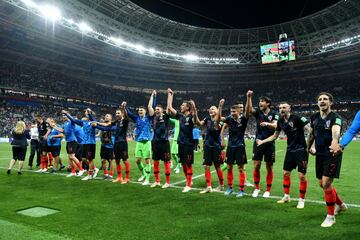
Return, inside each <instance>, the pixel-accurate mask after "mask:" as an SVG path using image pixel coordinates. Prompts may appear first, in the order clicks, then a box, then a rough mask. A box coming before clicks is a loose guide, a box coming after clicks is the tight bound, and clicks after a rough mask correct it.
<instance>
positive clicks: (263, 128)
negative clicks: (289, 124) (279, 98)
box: [251, 97, 279, 198]
mask: <svg viewBox="0 0 360 240" xmlns="http://www.w3.org/2000/svg"><path fill="white" fill-rule="evenodd" d="M270 106H271V99H270V98H268V97H260V101H259V108H258V109H256V110H255V109H252V111H251V114H252V115H253V116H254V117H255V120H256V139H257V140H264V139H266V138H268V137H270V136H271V135H273V134H274V132H275V128H276V126H277V120H278V119H279V116H278V115H277V113H276V112H275V111H273V110H271V109H270ZM263 158H264V160H265V163H266V171H267V174H266V191H265V192H264V194H263V197H264V198H268V197H269V196H270V190H271V186H272V181H273V177H274V173H273V164H274V162H275V143H274V141H272V142H268V143H265V144H262V145H260V146H257V144H256V141H255V142H254V146H253V161H254V173H253V175H254V184H255V190H254V192H253V194H252V196H253V197H258V196H259V193H260V167H261V161H262V159H263Z"/></svg>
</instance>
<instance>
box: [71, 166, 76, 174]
mask: <svg viewBox="0 0 360 240" xmlns="http://www.w3.org/2000/svg"><path fill="white" fill-rule="evenodd" d="M71 173H76V170H75V167H74V165H71Z"/></svg>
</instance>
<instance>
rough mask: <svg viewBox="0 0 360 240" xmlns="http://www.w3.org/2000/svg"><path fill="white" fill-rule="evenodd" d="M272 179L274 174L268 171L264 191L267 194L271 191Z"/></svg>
mask: <svg viewBox="0 0 360 240" xmlns="http://www.w3.org/2000/svg"><path fill="white" fill-rule="evenodd" d="M273 178H274V172H273V171H272V170H271V171H268V172H267V174H266V191H268V192H270V190H271V186H272V181H273Z"/></svg>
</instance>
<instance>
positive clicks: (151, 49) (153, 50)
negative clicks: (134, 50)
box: [148, 48, 156, 54]
mask: <svg viewBox="0 0 360 240" xmlns="http://www.w3.org/2000/svg"><path fill="white" fill-rule="evenodd" d="M148 51H149V53H150V54H154V53H155V52H156V50H155V49H153V48H150V49H148Z"/></svg>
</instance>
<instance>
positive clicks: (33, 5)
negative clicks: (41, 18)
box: [21, 0, 37, 8]
mask: <svg viewBox="0 0 360 240" xmlns="http://www.w3.org/2000/svg"><path fill="white" fill-rule="evenodd" d="M21 1H22V2H23V3H25V5H26V6H28V7H32V8H36V7H37V5H36V3H34V2H33V1H31V0H21Z"/></svg>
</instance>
